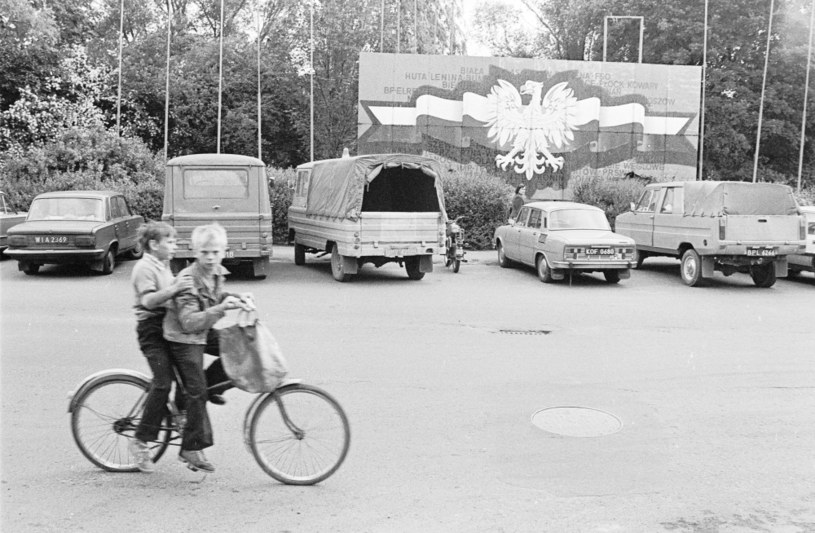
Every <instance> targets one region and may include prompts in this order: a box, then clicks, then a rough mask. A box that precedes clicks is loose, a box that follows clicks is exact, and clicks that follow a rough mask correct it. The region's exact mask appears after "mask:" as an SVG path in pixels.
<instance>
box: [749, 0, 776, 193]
mask: <svg viewBox="0 0 815 533" xmlns="http://www.w3.org/2000/svg"><path fill="white" fill-rule="evenodd" d="M774 10H775V0H770V20H769V22H768V26H767V49H766V50H765V51H764V75H763V76H762V79H761V99H760V100H759V104H758V131H757V132H756V154H755V157H754V158H753V183H755V182H756V177H757V176H758V152H759V148H760V147H761V122H762V118H764V91H765V90H766V87H767V64H768V61H769V59H770V39H771V38H772V34H773V11H774Z"/></svg>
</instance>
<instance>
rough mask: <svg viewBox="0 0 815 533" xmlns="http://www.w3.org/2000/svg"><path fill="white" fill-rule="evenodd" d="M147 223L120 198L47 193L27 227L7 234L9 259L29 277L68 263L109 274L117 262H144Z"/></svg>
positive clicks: (32, 209) (34, 207)
mask: <svg viewBox="0 0 815 533" xmlns="http://www.w3.org/2000/svg"><path fill="white" fill-rule="evenodd" d="M143 223H144V219H143V218H142V217H140V216H138V215H134V214H132V213H131V212H130V208H129V207H128V206H127V202H125V198H124V196H122V195H121V194H119V193H116V192H111V191H60V192H48V193H44V194H40V195H39V196H37V197H36V198H34V200H33V201H32V202H31V207H30V208H29V209H28V216H27V217H26V220H25V222H23V223H22V224H18V225H16V226H14V227H13V228H11V229H10V230H9V232H8V249H7V250H6V255H8V256H9V257H11V258H13V259H16V260H17V261H18V262H19V264H18V266H19V268H20V270H22V271H23V272H25V273H26V274H28V275H33V274H36V273H37V272H38V271H39V268H40V266H42V265H44V264H70V263H80V264H87V265H89V266H90V267H91V268H92V269H94V270H97V271H99V272H101V273H102V274H110V273H111V272H113V267H114V266H115V264H116V257H117V256H119V255H122V254H128V255H129V256H130V257H131V258H134V259H136V258H139V257H141V255H142V253H143V250H142V248H141V244H140V243H139V241H138V238H137V233H138V229H139V226H141V225H142V224H143Z"/></svg>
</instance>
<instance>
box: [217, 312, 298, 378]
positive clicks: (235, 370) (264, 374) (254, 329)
mask: <svg viewBox="0 0 815 533" xmlns="http://www.w3.org/2000/svg"><path fill="white" fill-rule="evenodd" d="M218 333H219V336H220V347H221V361H222V362H223V365H224V370H225V371H226V374H227V375H228V376H229V378H230V379H231V380H232V382H233V383H234V384H235V386H236V387H238V388H239V389H242V390H245V391H247V392H271V391H273V390H275V389H276V388H277V387H278V386H279V385H280V383H281V382H282V381H283V378H284V377H285V376H286V374H287V373H288V368H287V365H286V359H285V358H284V357H283V352H282V351H281V350H280V346H279V345H278V344H277V341H276V340H275V338H274V337H273V336H272V333H271V332H270V331H269V330H268V329H267V328H266V326H264V325H263V324H261V323H260V321H259V320H258V316H257V312H256V311H244V310H241V311H239V312H238V321H237V323H236V324H234V325H232V326H229V327H226V328H223V329H220V330H219V331H218Z"/></svg>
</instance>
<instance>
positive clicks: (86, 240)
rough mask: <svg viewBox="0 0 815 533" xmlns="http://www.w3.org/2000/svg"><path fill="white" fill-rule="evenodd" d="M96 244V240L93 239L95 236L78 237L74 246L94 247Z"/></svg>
mask: <svg viewBox="0 0 815 533" xmlns="http://www.w3.org/2000/svg"><path fill="white" fill-rule="evenodd" d="M95 242H96V239H94V238H93V235H77V237H76V239H75V240H74V244H76V245H77V246H88V247H90V246H93V245H94V243H95Z"/></svg>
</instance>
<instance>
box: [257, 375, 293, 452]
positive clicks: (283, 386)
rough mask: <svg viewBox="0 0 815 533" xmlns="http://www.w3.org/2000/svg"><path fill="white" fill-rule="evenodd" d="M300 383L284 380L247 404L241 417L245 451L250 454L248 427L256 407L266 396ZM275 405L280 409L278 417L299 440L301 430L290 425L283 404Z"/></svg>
mask: <svg viewBox="0 0 815 533" xmlns="http://www.w3.org/2000/svg"><path fill="white" fill-rule="evenodd" d="M302 382H303V380H302V379H287V380H284V381H283V383H281V384H280V386H279V387H277V388H276V389H275V390H273V391H272V392H264V393H261V394H258V395H257V396H255V399H254V400H252V403H251V404H249V407H248V408H247V409H246V414H245V415H244V417H243V444H244V446H246V449H247V450H249V451H250V453H251V451H252V449H251V446H250V438H249V432H250V427H249V426H250V425H251V421H252V417H253V416H254V414H255V411H257V408H258V406H259V405H260V404H261V402H263V400H265V399H266V398H267V397H268V396H271V395H272V394H275V393H277V392H279V391H283V390H285V389H286V388H288V387H291V386H292V385H297V384H299V383H302ZM277 405H278V407H279V409H280V415H281V416H282V418H283V421H284V422H285V424H286V427H287V428H289V429H290V430H291V432H292V433H294V434H295V435H297V436H298V438H299V436H300V435H302V433H303V432H302V430H301V429H299V428H298V427H297V426H295V425H294V424H292V422H291V420H290V419H289V417H288V415H287V414H286V408H285V407H283V404H282V403H281V402H277Z"/></svg>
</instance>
